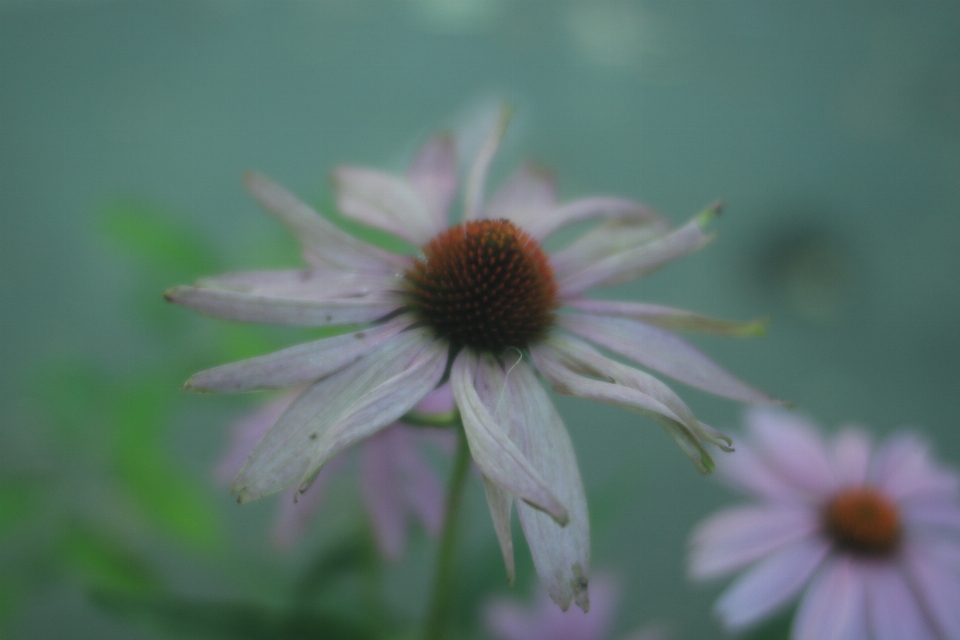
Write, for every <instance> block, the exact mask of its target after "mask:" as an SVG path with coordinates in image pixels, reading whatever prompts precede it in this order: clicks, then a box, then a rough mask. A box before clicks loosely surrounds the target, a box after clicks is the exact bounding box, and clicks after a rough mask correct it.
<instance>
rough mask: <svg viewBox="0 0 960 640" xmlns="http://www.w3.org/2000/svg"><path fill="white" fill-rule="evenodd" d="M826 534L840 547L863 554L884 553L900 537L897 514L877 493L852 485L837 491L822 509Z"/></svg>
mask: <svg viewBox="0 0 960 640" xmlns="http://www.w3.org/2000/svg"><path fill="white" fill-rule="evenodd" d="M824 525H825V529H826V531H827V533H828V534H829V535H830V536H831V537H832V538H833V540H834V542H835V543H836V544H837V545H838V546H839V547H840V548H842V549H844V550H846V551H851V552H854V553H858V554H863V555H887V554H889V553H891V552H892V551H894V549H896V547H897V543H898V542H899V540H900V515H899V514H898V513H897V508H896V506H895V505H894V504H893V503H892V502H891V501H890V499H889V498H887V497H886V496H884V495H882V494H881V493H880V492H878V491H876V490H874V489H870V488H867V487H856V488H852V489H846V490H844V491H842V492H840V493H839V494H838V495H837V496H836V497H834V498H833V500H831V501H830V502H829V503H828V504H827V506H826V509H825V510H824Z"/></svg>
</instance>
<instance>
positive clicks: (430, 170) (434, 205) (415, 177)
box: [407, 134, 457, 232]
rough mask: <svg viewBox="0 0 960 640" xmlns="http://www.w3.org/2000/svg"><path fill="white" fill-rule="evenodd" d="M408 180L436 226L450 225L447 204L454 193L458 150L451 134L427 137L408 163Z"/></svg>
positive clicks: (455, 189) (448, 204) (444, 226)
mask: <svg viewBox="0 0 960 640" xmlns="http://www.w3.org/2000/svg"><path fill="white" fill-rule="evenodd" d="M407 181H408V182H409V183H410V186H411V187H413V189H414V191H416V192H417V194H418V195H419V196H420V199H421V200H422V201H423V203H424V204H425V205H426V207H427V211H428V212H429V213H430V217H431V219H432V220H433V224H434V226H435V227H436V228H437V229H438V230H442V229H445V228H446V227H447V226H449V222H450V221H449V216H450V205H451V204H452V203H453V198H454V196H456V195H457V150H456V146H455V141H454V138H453V136H452V135H449V134H440V135H437V136H434V137H432V138H430V139H429V140H428V141H427V143H426V144H425V145H423V148H421V149H420V152H419V153H417V156H416V157H415V158H414V159H413V162H412V163H411V164H410V168H409V169H408V170H407ZM438 232H439V231H438Z"/></svg>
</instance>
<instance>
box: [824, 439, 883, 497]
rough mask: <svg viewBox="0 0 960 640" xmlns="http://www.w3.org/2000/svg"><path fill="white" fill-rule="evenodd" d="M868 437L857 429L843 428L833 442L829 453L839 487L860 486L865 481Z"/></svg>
mask: <svg viewBox="0 0 960 640" xmlns="http://www.w3.org/2000/svg"><path fill="white" fill-rule="evenodd" d="M872 448H873V447H872V444H871V441H870V436H869V434H867V432H866V431H864V430H863V429H860V428H859V427H854V426H847V427H844V428H843V429H842V430H841V431H840V433H838V434H837V437H836V438H835V439H834V441H833V450H832V451H831V452H830V454H831V461H832V462H833V472H834V475H835V476H836V478H837V482H838V483H839V484H840V485H841V486H845V485H847V486H855V485H862V484H864V483H865V482H866V481H867V471H868V470H869V467H870V453H871V449H872Z"/></svg>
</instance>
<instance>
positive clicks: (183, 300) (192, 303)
mask: <svg viewBox="0 0 960 640" xmlns="http://www.w3.org/2000/svg"><path fill="white" fill-rule="evenodd" d="M163 296H164V297H165V298H166V299H167V300H169V301H170V302H175V303H177V304H182V305H183V306H185V307H189V308H190V309H193V310H194V311H199V312H200V313H202V314H205V315H208V316H213V317H214V318H222V319H224V320H235V321H239V322H261V323H264V324H279V325H286V326H292V327H325V326H332V325H338V324H359V323H365V322H373V321H374V320H377V319H379V318H382V317H384V316H386V315H388V314H390V313H391V312H393V311H394V310H396V309H397V308H399V306H400V303H399V302H398V301H397V300H396V299H395V297H394V296H392V295H389V294H385V293H381V292H377V293H371V294H370V295H367V296H363V297H349V298H333V299H330V300H322V301H318V300H295V299H289V298H271V297H267V296H258V295H252V294H249V293H243V292H240V291H229V290H226V289H204V288H202V287H190V286H181V287H174V288H172V289H169V290H168V291H167V292H166V293H164V294H163Z"/></svg>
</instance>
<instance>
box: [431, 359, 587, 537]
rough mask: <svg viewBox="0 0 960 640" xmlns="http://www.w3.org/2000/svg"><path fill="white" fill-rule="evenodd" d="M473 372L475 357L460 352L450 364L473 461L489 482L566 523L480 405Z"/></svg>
mask: <svg viewBox="0 0 960 640" xmlns="http://www.w3.org/2000/svg"><path fill="white" fill-rule="evenodd" d="M476 373H477V356H476V355H475V354H473V353H472V352H471V351H470V350H469V349H464V350H463V351H461V352H460V354H459V355H458V356H457V358H456V360H454V362H453V368H452V369H451V371H450V386H451V388H452V389H453V395H454V397H455V398H456V399H457V406H459V407H460V415H461V417H462V418H463V427H464V431H465V432H466V434H467V442H468V443H469V445H470V454H471V455H472V456H473V461H474V462H475V463H476V464H477V467H479V468H480V471H481V473H483V475H484V476H485V477H486V478H488V479H489V480H490V481H491V482H495V483H496V484H498V485H500V486H501V487H502V488H504V489H506V490H507V491H509V492H510V493H512V494H513V495H514V496H516V497H517V498H520V499H521V500H525V501H527V502H529V503H530V504H532V505H534V506H536V507H537V508H539V509H543V510H544V511H546V512H547V513H549V514H550V515H551V516H552V517H553V518H554V519H555V520H556V521H557V522H559V523H562V524H566V523H567V520H568V516H567V510H566V508H565V506H564V505H563V503H562V502H560V500H559V499H558V498H557V497H556V495H555V494H554V493H553V491H552V490H551V489H550V487H549V485H547V483H546V482H545V481H544V479H543V478H542V477H541V476H540V474H539V473H538V472H537V470H536V469H535V468H534V467H533V465H531V464H530V461H529V460H527V458H526V457H525V456H524V455H523V453H522V452H521V451H520V449H518V448H517V445H515V444H514V443H513V441H512V440H510V437H509V436H508V435H507V433H506V431H505V430H504V428H503V427H502V426H501V423H500V421H498V420H495V419H494V418H493V416H491V415H490V412H489V411H487V409H486V407H484V405H483V402H481V400H480V397H479V396H478V395H477V390H476V387H475V376H476Z"/></svg>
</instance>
